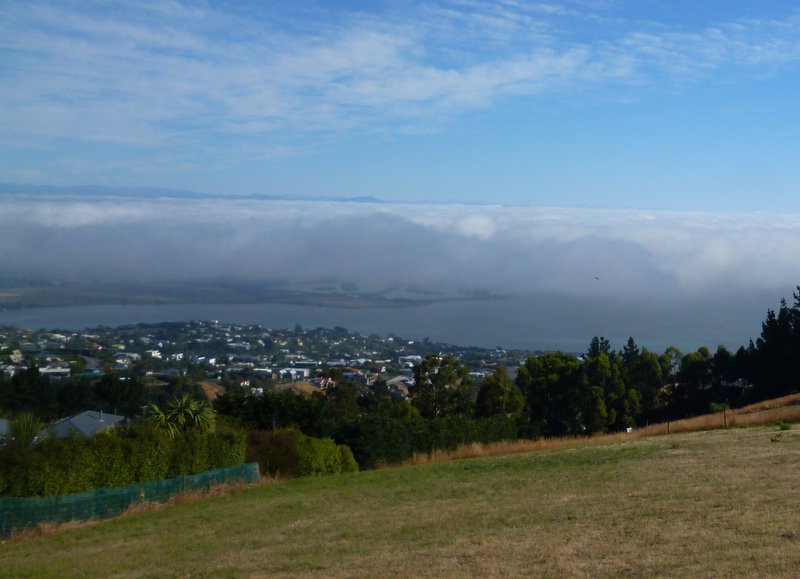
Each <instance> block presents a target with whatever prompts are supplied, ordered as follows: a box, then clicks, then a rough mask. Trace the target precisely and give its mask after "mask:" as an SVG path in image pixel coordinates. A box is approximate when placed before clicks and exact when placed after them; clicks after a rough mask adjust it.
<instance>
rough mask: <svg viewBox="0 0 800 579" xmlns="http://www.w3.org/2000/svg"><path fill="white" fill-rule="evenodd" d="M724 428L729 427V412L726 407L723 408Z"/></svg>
mask: <svg viewBox="0 0 800 579" xmlns="http://www.w3.org/2000/svg"><path fill="white" fill-rule="evenodd" d="M722 428H728V414H727V412H726V409H725V408H723V409H722Z"/></svg>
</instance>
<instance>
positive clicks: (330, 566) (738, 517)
mask: <svg viewBox="0 0 800 579" xmlns="http://www.w3.org/2000/svg"><path fill="white" fill-rule="evenodd" d="M798 481H800V429H797V427H794V428H793V429H792V430H789V431H783V432H780V431H778V429H777V428H774V427H758V428H747V429H734V430H727V431H714V432H706V433H691V434H679V435H671V436H668V437H667V436H663V437H654V438H642V439H631V440H630V441H628V442H615V443H608V444H602V445H591V446H585V447H578V448H571V449H563V450H552V451H542V452H536V453H530V454H524V455H512V456H505V457H489V458H480V459H470V460H462V461H455V462H449V463H438V464H429V465H423V466H413V467H403V468H396V469H387V470H380V471H370V472H363V473H358V474H355V475H341V476H333V477H327V478H318V479H305V480H295V481H291V482H286V483H280V484H273V485H266V486H262V487H258V488H253V489H250V490H247V491H244V492H241V493H238V494H234V495H229V496H224V497H219V498H214V499H209V500H205V501H200V502H195V503H189V504H183V505H177V506H172V507H168V508H165V509H162V510H159V511H153V512H147V513H143V514H139V515H135V516H128V517H124V518H120V519H115V520H110V521H104V522H98V523H94V524H91V525H88V526H84V527H80V528H74V529H70V530H65V531H62V532H56V533H51V534H45V535H43V536H38V537H33V538H25V539H19V540H12V541H6V542H5V543H3V544H2V545H0V575H3V576H29V577H51V576H52V577H55V576H58V577H63V576H87V577H89V576H103V577H105V576H119V577H156V576H159V577H160V576H230V577H234V576H235V577H239V576H270V577H276V576H294V575H303V576H308V575H317V576H365V577H387V576H392V575H396V576H420V575H428V576H464V575H471V576H475V575H480V576H549V577H562V576H570V577H572V576H584V577H598V576H606V577H611V576H614V577H617V576H620V575H624V576H641V577H653V576H674V577H687V576H690V577H698V576H702V577H714V576H718V577H729V576H762V577H763V576H771V577H775V576H785V577H789V576H797V573H798V569H800V493H798V492H797V484H798Z"/></svg>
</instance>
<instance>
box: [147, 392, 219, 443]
mask: <svg viewBox="0 0 800 579" xmlns="http://www.w3.org/2000/svg"><path fill="white" fill-rule="evenodd" d="M148 422H150V424H152V425H153V426H155V427H156V428H158V429H159V430H163V431H164V432H166V433H167V435H169V437H170V438H174V437H175V435H176V434H178V433H179V432H186V431H189V430H194V431H197V432H213V431H214V428H215V423H214V412H213V410H212V409H211V406H210V405H209V404H208V402H201V401H199V400H194V399H193V398H192V397H191V396H189V395H188V394H184V395H183V396H181V397H180V398H177V397H175V398H173V399H172V400H171V401H170V402H169V403H168V404H167V407H166V409H165V410H162V409H161V408H159V407H158V406H157V405H155V404H154V403H152V402H151V403H150V409H149V411H148Z"/></svg>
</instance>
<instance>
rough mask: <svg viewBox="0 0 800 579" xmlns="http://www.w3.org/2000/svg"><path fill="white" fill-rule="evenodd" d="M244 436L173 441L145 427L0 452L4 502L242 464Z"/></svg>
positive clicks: (0, 489) (212, 435)
mask: <svg viewBox="0 0 800 579" xmlns="http://www.w3.org/2000/svg"><path fill="white" fill-rule="evenodd" d="M244 458H245V440H244V437H243V436H240V435H236V434H232V433H227V432H215V433H210V434H201V433H196V432H187V433H183V434H179V435H177V436H176V437H175V438H173V439H171V438H169V437H168V436H166V435H165V434H163V433H160V432H157V431H154V430H152V429H148V428H144V427H135V428H128V429H115V430H112V431H108V432H104V433H101V434H98V435H96V436H93V437H91V438H79V437H76V436H73V437H70V438H46V439H44V440H42V441H41V442H40V443H39V444H38V445H36V446H34V447H33V448H27V449H12V448H9V447H6V448H3V449H2V450H0V496H10V497H30V496H55V495H63V494H72V493H80V492H85V491H91V490H94V489H100V488H107V487H119V486H127V485H131V484H136V483H142V482H149V481H155V480H161V479H167V478H173V477H177V476H182V475H187V474H195V473H198V472H203V471H206V470H212V469H220V468H226V467H229V466H235V465H238V464H242V463H243V462H244Z"/></svg>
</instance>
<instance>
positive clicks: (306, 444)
mask: <svg viewBox="0 0 800 579" xmlns="http://www.w3.org/2000/svg"><path fill="white" fill-rule="evenodd" d="M247 460H257V461H258V464H259V469H260V470H261V473H262V474H269V475H270V476H278V475H281V476H287V477H295V476H319V475H324V474H337V473H341V472H355V471H357V470H358V463H357V462H356V460H355V458H354V457H353V453H352V451H351V450H350V448H348V447H347V446H344V445H337V444H336V443H335V442H333V441H332V440H329V439H323V438H313V437H311V436H306V435H305V434H303V433H302V432H300V431H299V430H297V429H287V430H278V431H274V432H267V431H258V432H251V433H250V434H249V435H248V436H247Z"/></svg>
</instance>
